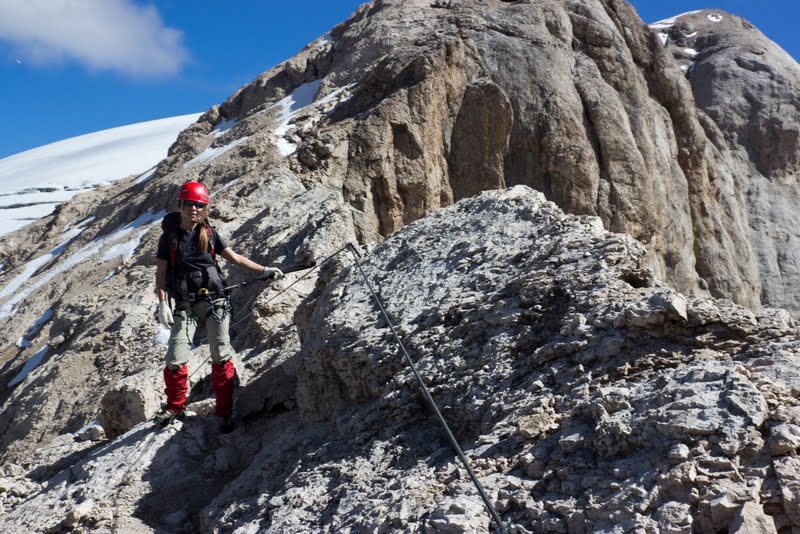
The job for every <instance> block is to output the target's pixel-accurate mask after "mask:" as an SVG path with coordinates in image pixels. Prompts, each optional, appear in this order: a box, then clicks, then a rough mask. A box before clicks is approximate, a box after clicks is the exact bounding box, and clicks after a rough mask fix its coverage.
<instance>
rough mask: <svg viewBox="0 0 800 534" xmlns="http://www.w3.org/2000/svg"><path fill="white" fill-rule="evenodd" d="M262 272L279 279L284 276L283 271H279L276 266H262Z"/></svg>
mask: <svg viewBox="0 0 800 534" xmlns="http://www.w3.org/2000/svg"><path fill="white" fill-rule="evenodd" d="M263 274H264V276H269V277H271V278H273V279H275V280H280V279H281V278H283V277H284V276H285V275H284V274H283V271H281V270H280V269H278V268H277V267H264V273H263Z"/></svg>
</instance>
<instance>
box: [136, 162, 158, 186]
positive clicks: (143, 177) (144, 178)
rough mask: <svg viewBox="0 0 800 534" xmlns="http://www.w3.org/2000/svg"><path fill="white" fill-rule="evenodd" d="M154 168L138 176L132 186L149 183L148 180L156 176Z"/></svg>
mask: <svg viewBox="0 0 800 534" xmlns="http://www.w3.org/2000/svg"><path fill="white" fill-rule="evenodd" d="M156 168H157V167H155V166H154V167H151V168H150V169H148V170H147V172H145V173H144V174H142V175H141V176H139V177H138V178H137V179H136V181H135V182H134V183H133V185H139V184H144V183H147V182H149V181H150V179H151V178H152V177H153V176H155V175H156Z"/></svg>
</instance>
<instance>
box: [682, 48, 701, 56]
mask: <svg viewBox="0 0 800 534" xmlns="http://www.w3.org/2000/svg"><path fill="white" fill-rule="evenodd" d="M682 52H683V53H684V54H686V55H687V56H691V57H694V56H696V55H697V54H698V52H697V50H695V49H694V48H684V49H683V50H682Z"/></svg>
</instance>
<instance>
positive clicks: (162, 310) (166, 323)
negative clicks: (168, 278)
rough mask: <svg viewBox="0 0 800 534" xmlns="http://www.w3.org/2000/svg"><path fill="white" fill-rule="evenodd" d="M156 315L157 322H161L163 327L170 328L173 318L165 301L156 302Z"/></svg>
mask: <svg viewBox="0 0 800 534" xmlns="http://www.w3.org/2000/svg"><path fill="white" fill-rule="evenodd" d="M156 315H157V316H158V322H159V323H161V325H162V326H163V327H164V328H172V323H174V322H175V320H174V319H173V318H172V310H170V309H169V304H168V303H167V301H165V300H162V301H161V302H159V303H158V311H157V312H156Z"/></svg>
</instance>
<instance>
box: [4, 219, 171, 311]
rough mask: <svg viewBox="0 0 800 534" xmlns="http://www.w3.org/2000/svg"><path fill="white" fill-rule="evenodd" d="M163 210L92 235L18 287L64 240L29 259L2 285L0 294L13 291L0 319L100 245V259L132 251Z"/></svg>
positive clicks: (55, 255) (98, 249) (62, 248)
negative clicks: (51, 248)
mask: <svg viewBox="0 0 800 534" xmlns="http://www.w3.org/2000/svg"><path fill="white" fill-rule="evenodd" d="M165 213H166V211H165V210H161V211H159V212H157V213H151V212H147V213H145V214H143V215H140V216H139V217H138V218H136V219H135V220H133V221H131V222H129V223H127V224H124V225H122V226H120V227H119V228H117V229H115V230H113V231H112V232H111V233H109V234H106V235H104V236H100V237H97V238H95V239H94V240H92V241H91V242H89V243H87V244H86V245H84V246H83V247H82V248H81V249H80V250H78V251H77V252H76V253H75V254H73V255H72V256H69V257H68V258H67V259H65V260H64V261H62V262H61V263H59V264H58V265H56V266H54V267H53V268H52V269H50V270H48V271H47V272H45V273H43V274H42V275H41V276H40V277H39V278H38V279H37V280H36V281H35V282H33V283H32V284H30V285H29V286H28V287H26V288H25V289H24V290H23V291H18V289H19V288H21V287H22V286H23V284H25V282H27V281H28V280H29V279H30V278H31V277H32V276H33V275H34V273H35V272H36V271H37V270H38V269H39V268H40V267H41V266H43V265H45V264H46V263H48V262H50V261H51V260H53V259H54V258H56V257H57V256H58V255H59V254H61V252H63V251H64V248H66V245H67V243H64V244H63V245H59V246H58V247H56V248H54V249H53V250H51V251H50V252H49V253H47V254H45V255H43V256H40V257H38V258H36V259H34V260H31V261H30V262H28V264H27V265H26V266H25V268H24V269H23V271H22V272H21V273H20V274H18V275H17V276H16V277H15V278H14V279H13V280H12V281H11V282H10V283H9V284H8V285H7V286H6V287H4V288H3V290H2V291H0V298H2V297H7V296H10V295H12V294H13V295H14V296H13V297H11V298H10V299H8V300H7V301H6V302H5V303H4V304H3V306H2V307H0V319H4V318H6V317H10V316H11V315H13V314H14V312H15V311H16V306H17V304H19V303H20V302H22V301H23V300H25V299H26V298H27V297H28V295H30V294H31V293H33V292H34V291H36V290H38V289H39V288H41V287H42V286H43V285H45V284H46V283H48V282H49V281H50V280H52V279H53V278H55V277H56V276H58V275H59V274H61V273H63V272H65V271H67V270H69V269H72V268H73V267H75V266H76V265H79V264H80V263H82V262H84V261H86V260H88V259H89V258H91V257H92V256H94V255H95V254H97V253H99V252H100V251H101V250H102V249H104V248H105V249H106V253H105V254H104V255H103V261H108V260H107V259H105V258H106V257H108V258H109V259H113V258H116V257H118V256H124V255H126V254H128V253H131V251H132V250H135V248H136V247H137V246H138V245H139V242H140V241H141V238H142V237H143V236H144V234H146V233H147V232H148V231H149V230H150V228H151V227H152V226H154V225H155V224H158V222H159V221H160V220H161V219H162V218H163V217H164V214H165ZM143 227H144V228H143ZM136 230H139V231H138V232H137V233H136V234H135V235H134V236H133V237H132V238H131V237H130V235H131V234H132V233H133V232H135V231H136ZM123 240H125V241H123Z"/></svg>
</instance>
